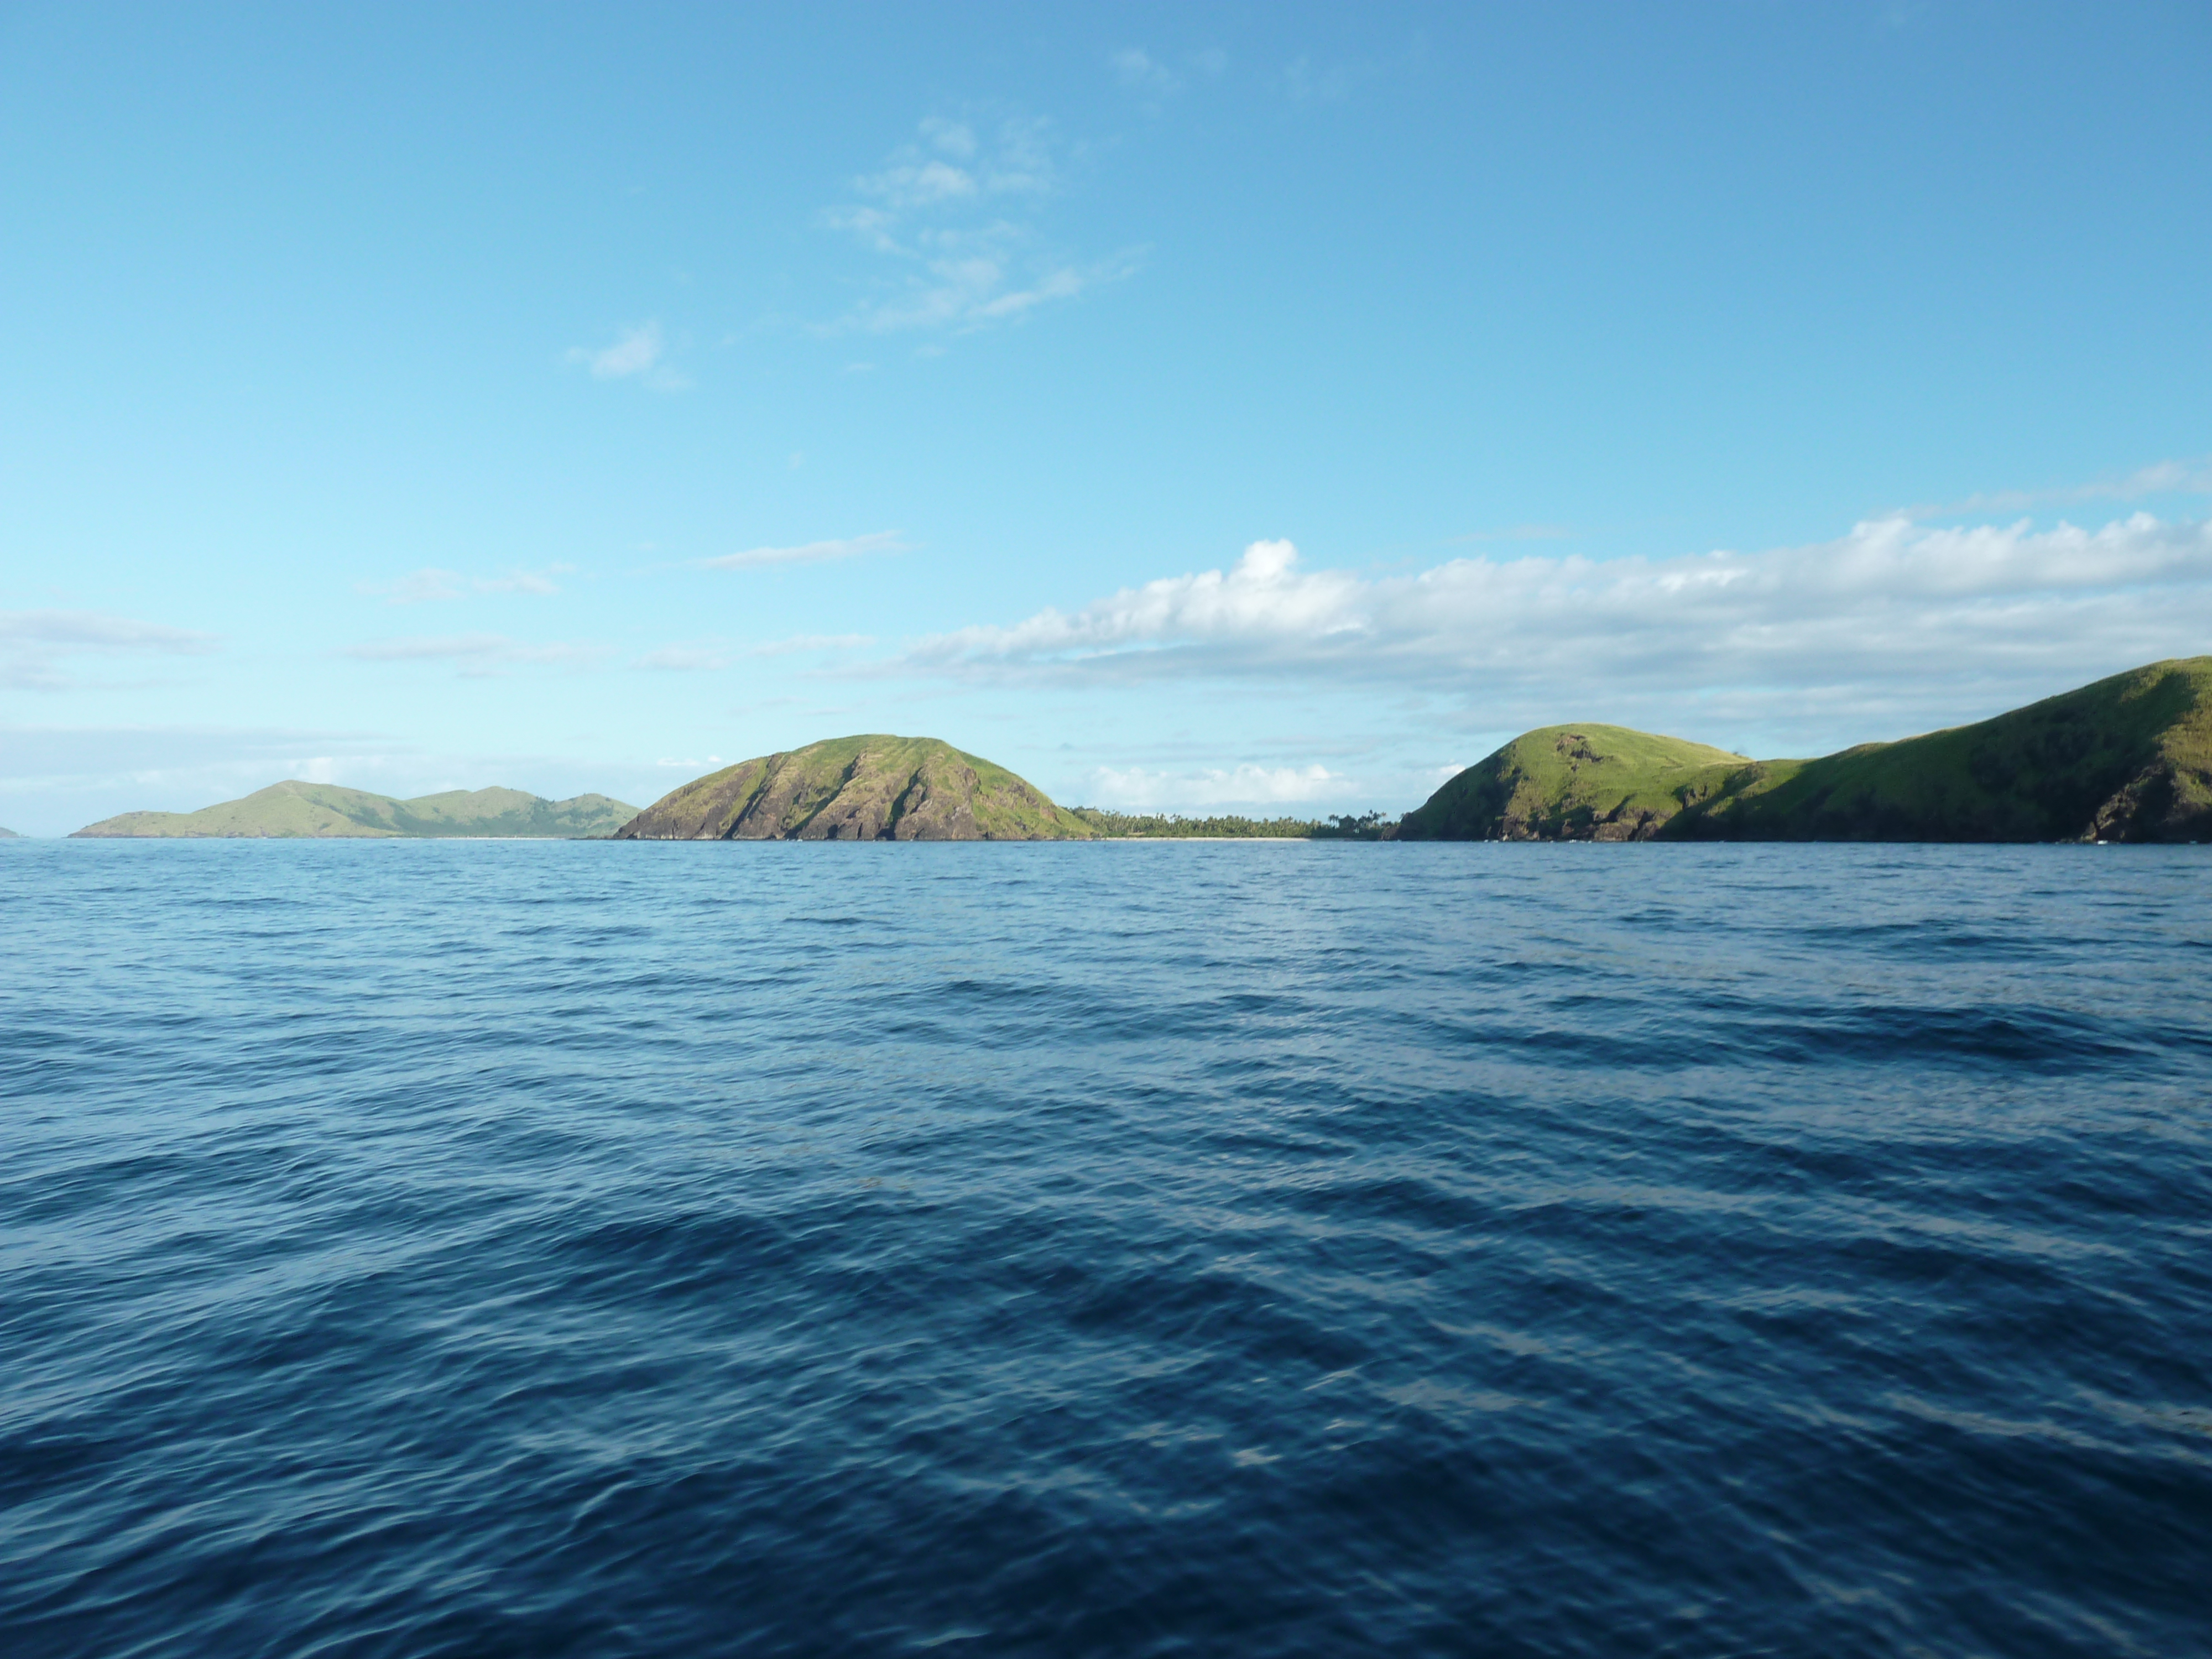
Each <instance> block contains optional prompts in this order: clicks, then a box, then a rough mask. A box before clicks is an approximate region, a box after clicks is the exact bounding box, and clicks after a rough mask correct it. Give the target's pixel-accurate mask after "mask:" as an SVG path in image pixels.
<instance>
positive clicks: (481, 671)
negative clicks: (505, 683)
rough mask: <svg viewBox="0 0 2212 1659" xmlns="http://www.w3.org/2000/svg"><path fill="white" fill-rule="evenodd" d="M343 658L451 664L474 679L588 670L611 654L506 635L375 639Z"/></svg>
mask: <svg viewBox="0 0 2212 1659" xmlns="http://www.w3.org/2000/svg"><path fill="white" fill-rule="evenodd" d="M342 654H343V655H345V656H349V657H353V658H356V659H359V660H361V661H362V662H442V663H450V664H452V665H453V667H454V668H455V669H457V670H458V671H459V672H460V673H462V674H463V675H465V676H468V677H470V678H477V677H481V676H484V675H490V674H500V673H505V672H507V671H510V670H512V669H516V668H588V667H591V666H592V665H594V664H596V663H599V662H601V661H604V660H605V658H606V656H607V649H606V647H605V646H599V645H588V644H583V643H580V642H577V641H565V640H556V641H549V642H546V643H543V644H532V643H529V642H527V641H522V640H514V639H509V638H508V637H507V635H504V634H440V635H413V636H410V637H408V638H404V639H393V640H373V641H369V642H368V643H367V644H365V645H353V646H348V647H346V648H345V650H344V652H343V653H342Z"/></svg>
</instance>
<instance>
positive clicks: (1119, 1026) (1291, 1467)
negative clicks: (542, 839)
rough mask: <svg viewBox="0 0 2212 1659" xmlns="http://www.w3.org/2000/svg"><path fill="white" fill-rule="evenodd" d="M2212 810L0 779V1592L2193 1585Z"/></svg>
mask: <svg viewBox="0 0 2212 1659" xmlns="http://www.w3.org/2000/svg"><path fill="white" fill-rule="evenodd" d="M2208 884H2212V854H2208V853H2207V851H2206V850H2205V849H2198V848H2141V849H2128V850H2125V851H2120V852H2115V851H2113V850H2110V849H2108V850H2106V851H2103V852H2099V851H2096V850H2094V849H2082V848H1911V847H1882V848H1863V847H1859V848H1852V847H1818V848H1807V847H1750V848H1720V847H1650V848H1576V847H1520V846H1498V845H1480V844H1478V845H1452V844H1442V845H1389V844H1386V845H1381V846H1362V845H1340V844H1330V843H1320V844H1298V845H1286V846H1273V845H1261V846H1253V845H1247V844H1239V843H1209V844H1206V845H1194V846H1183V847H1167V848H1149V849H1148V850H1146V851H1145V852H1142V853H1137V852H1133V851H1132V850H1131V849H1130V848H1127V847H1123V846H1119V845H1115V844H1105V845H989V846H970V845H927V844H916V845H902V846H888V845H886V846H875V845H859V846H836V847H814V846H809V847H796V846H789V845H784V844H780V843H764V844H728V843H705V844H693V843H668V844H641V845H623V846H611V845H605V844H594V843H557V842H554V843H529V842H509V843H501V842H482V843H475V842H470V843H461V842H386V843H344V842H302V843H270V844H231V843H222V842H214V843H207V842H150V843H136V842H71V843H20V842H19V843H12V844H9V845H8V846H7V847H5V848H0V915H5V916H6V918H7V920H8V928H7V933H6V939H7V950H6V956H7V969H8V971H7V972H6V974H5V975H0V1016H4V1017H3V1018H0V1101H4V1115H0V1152H4V1154H5V1156H4V1159H0V1263H4V1278H0V1283H4V1285H5V1286H6V1290H7V1294H6V1296H5V1297H4V1300H0V1353H4V1354H5V1355H6V1357H7V1358H6V1364H5V1365H4V1367H0V1645H4V1647H5V1649H6V1650H7V1651H9V1653H11V1654H14V1655H23V1656H36V1655H47V1654H53V1655H64V1654H70V1655H75V1654H90V1653H99V1654H104V1655H126V1654H127V1655H141V1656H154V1655H169V1654H199V1653H223V1654H227V1655H264V1654H265V1655H271V1656H274V1655H294V1654H306V1653H313V1654H315V1655H317V1656H353V1655H362V1656H367V1655H403V1654H404V1655H410V1656H412V1655H432V1654H452V1655H471V1656H475V1655H499V1654H513V1655H532V1656H537V1655H568V1654H574V1655H592V1656H605V1655H623V1654H700V1653H720V1652H732V1653H737V1652H742V1653H758V1654H776V1653H781V1654H801V1653H817V1652H818V1653H852V1652H886V1653H888V1652H897V1651H904V1650H916V1649H942V1650H951V1651H971V1652H979V1653H980V1652H987V1653H993V1654H1000V1653H1036V1654H1054V1655H1067V1654H1163V1655H1164V1654H1169V1653H1182V1652H1192V1651H1205V1652H1235V1653H1237V1654H1240V1655H1277V1654H1280V1655H1291V1654H1341V1653H1346V1652H1389V1653H1393V1654H1402V1653H1438V1654H1444V1653H1484V1654H1507V1655H1510V1654H1529V1655H1538V1654H1541V1655H1554V1656H1556V1655H1593V1656H1595V1655H1624V1656H1625V1655H1648V1654H1663V1653H1680V1654H1685V1655H1687V1654H1697V1655H1708V1654H1754V1653H1756V1654H1769V1653H1793V1654H1795V1653H1819V1654H1823V1655H1857V1654H1867V1655H1876V1654H1881V1655H1887V1654H1897V1655H1905V1654H1924V1653H1958V1654H1973V1653H1986V1654H1993V1655H1994V1654H2002V1655H2006V1656H2022V1655H2045V1654H2047V1655H2084V1656H2086V1655H2092V1654H2095V1655H2110V1654H2115V1653H2119V1654H2130V1653H2136V1654H2145V1655H2153V1654H2154V1655H2160V1656H2169V1655H2173V1654H2179V1653H2184V1652H2191V1651H2202V1650H2207V1649H2212V1598H2208V1597H2207V1596H2206V1595H2205V1592H2204V1571H2203V1568H2204V1554H2203V1540H2204V1537H2205V1534H2206V1530H2207V1528H2208V1527H2212V1249H2208V1244H2212V1135H2208V1128H2209V1127H2212V1124H2208V1114H2207V1094H2208V1091H2207V1088H2206V1084H2205V1079H2206V1078H2207V1076H2208V1075H2212V1066H2208V1060H2212V998H2208V996H2207V995H2206V994H2205V992H2206V982H2205V980H2204V975H2203V963H2204V962H2205V960H2206V957H2205V954H2204V952H2205V951H2206V949H2207V948H2208V946H2212V907H2208V906H2207V905H2206V903H2205V896H2206V893H2207V891H2208Z"/></svg>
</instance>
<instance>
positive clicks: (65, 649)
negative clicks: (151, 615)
mask: <svg viewBox="0 0 2212 1659" xmlns="http://www.w3.org/2000/svg"><path fill="white" fill-rule="evenodd" d="M215 648H216V636H215V635H212V634H200V633H195V632H193V631H192V630H191V629H184V628H168V627H164V626H163V625H162V624H161V623H143V622H137V621H133V620H132V619H131V618H130V617H111V616H108V615H106V614H105V613H103V612H100V611H0V685H9V686H14V687H17V688H20V689H22V690H37V691H57V690H62V689H63V688H64V687H65V686H67V685H68V684H70V680H69V677H68V676H67V674H65V673H64V671H63V664H64V661H65V660H66V659H69V658H70V657H73V656H79V655H100V656H117V655H130V654H151V655H160V656H196V655H199V654H202V653H206V652H210V651H213V650H214V649H215Z"/></svg>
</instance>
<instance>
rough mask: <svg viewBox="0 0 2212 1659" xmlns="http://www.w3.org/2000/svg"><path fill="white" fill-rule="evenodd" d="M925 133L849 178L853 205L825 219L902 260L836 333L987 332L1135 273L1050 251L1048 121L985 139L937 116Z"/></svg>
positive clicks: (1116, 261)
mask: <svg viewBox="0 0 2212 1659" xmlns="http://www.w3.org/2000/svg"><path fill="white" fill-rule="evenodd" d="M918 134H919V136H918V137H916V138H915V140H914V141H913V142H911V143H906V144H902V145H901V146H899V148H898V149H896V150H894V151H893V152H892V153H891V155H890V158H889V159H888V161H886V163H885V164H884V166H883V167H881V168H879V169H878V170H877V171H876V172H873V173H864V174H862V175H861V176H860V177H859V178H857V179H854V180H853V189H854V196H855V197H856V198H857V199H854V200H851V201H848V202H845V203H843V204H839V205H838V206H836V207H832V208H828V209H825V210H823V214H822V216H821V222H822V223H823V225H824V226H825V227H826V228H829V229H832V230H838V231H842V232H844V233H846V234H848V235H851V236H853V237H854V238H855V239H857V240H859V241H860V243H861V244H862V245H863V246H866V247H867V248H868V249H870V250H871V251H872V252H875V253H878V254H880V255H884V256H885V257H887V258H889V259H890V260H891V261H893V262H894V269H893V273H892V274H891V275H890V276H885V277H883V278H881V279H879V280H878V282H877V283H876V284H875V287H876V289H877V290H878V291H877V292H876V293H875V294H874V295H872V296H871V297H870V298H868V299H866V300H864V301H862V302H861V303H860V304H859V305H858V306H856V307H854V308H853V309H852V310H851V311H850V312H848V313H847V314H846V316H845V317H844V318H843V319H842V321H841V322H840V323H839V324H837V325H836V326H837V327H841V328H851V329H860V330H865V331H870V332H874V333H889V332H896V331H906V330H916V329H924V330H926V329H939V330H954V331H958V330H969V329H976V328H985V327H989V326H991V325H994V324H998V323H1003V322H1006V321H1009V320H1012V319H1018V318H1019V317H1021V316H1023V315H1024V314H1025V313H1028V312H1030V311H1032V310H1034V309H1035V308H1036V307H1038V306H1040V305H1042V304H1044V303H1046V302H1047V301H1054V300H1071V299H1073V298H1075V297H1076V296H1077V295H1080V294H1082V293H1084V292H1085V290H1087V289H1091V288H1095V287H1097V285H1098V284H1100V283H1109V282H1115V281H1119V280H1120V279H1121V278H1122V277H1125V276H1128V275H1129V274H1130V273H1131V272H1132V271H1133V270H1134V269H1135V266H1136V255H1135V254H1134V253H1133V252H1123V253H1120V254H1116V255H1115V256H1113V257H1111V258H1104V259H1097V258H1093V259H1079V258H1071V257H1069V256H1068V255H1067V254H1066V252H1064V251H1059V250H1054V249H1052V248H1050V247H1048V246H1047V244H1046V242H1045V240H1044V239H1043V237H1042V234H1040V231H1039V229H1038V226H1037V224H1036V210H1037V208H1038V206H1039V204H1042V202H1044V201H1045V200H1046V199H1048V198H1049V197H1052V196H1054V195H1055V194H1056V193H1058V191H1059V190H1060V181H1061V177H1062V168H1061V167H1060V161H1059V160H1058V156H1057V153H1056V145H1055V143H1054V137H1053V133H1052V130H1051V128H1050V126H1049V125H1048V124H1047V123H1045V122H1042V121H1036V120H1018V119H1006V120H1001V121H1000V122H998V123H997V124H996V125H993V126H991V127H989V128H988V129H987V130H983V131H979V130H978V128H977V126H976V125H974V124H972V123H970V122H968V121H958V120H951V119H946V118H935V117H933V118H930V119H928V120H926V121H923V122H922V123H921V126H920V128H919V129H918Z"/></svg>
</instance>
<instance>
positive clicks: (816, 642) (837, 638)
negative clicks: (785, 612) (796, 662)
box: [746, 634, 876, 657]
mask: <svg viewBox="0 0 2212 1659" xmlns="http://www.w3.org/2000/svg"><path fill="white" fill-rule="evenodd" d="M875 642H876V640H875V635H872V634H793V635H792V636H791V637H790V638H789V639H786V640H769V641H767V642H766V643H765V644H762V645H756V646H753V647H750V650H749V651H748V652H747V653H746V654H748V655H749V656H755V657H788V656H791V655H793V653H797V652H801V651H860V650H865V649H866V647H869V646H872V645H873V644H874V643H875Z"/></svg>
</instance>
